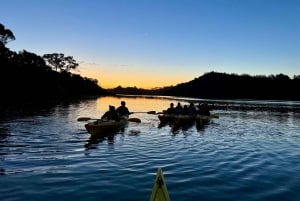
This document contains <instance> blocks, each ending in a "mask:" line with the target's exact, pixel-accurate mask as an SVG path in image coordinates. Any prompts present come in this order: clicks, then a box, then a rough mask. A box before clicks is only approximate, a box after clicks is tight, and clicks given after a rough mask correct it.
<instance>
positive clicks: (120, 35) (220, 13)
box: [0, 0, 300, 88]
mask: <svg viewBox="0 0 300 201" xmlns="http://www.w3.org/2000/svg"><path fill="white" fill-rule="evenodd" d="M0 23H1V24H3V25H4V26H5V27H6V28H7V29H10V30H11V31H12V32H13V33H14V35H15V37H16V40H15V41H12V42H10V43H8V44H7V47H9V48H10V49H11V50H13V51H21V50H24V49H25V50H27V51H30V52H33V53H36V54H38V55H41V56H42V55H43V54H48V53H64V54H65V55H66V56H73V57H74V59H75V60H76V61H77V62H78V63H79V64H80V65H79V68H78V73H80V74H81V75H82V76H86V77H90V78H94V79H97V80H98V81H99V84H100V86H102V87H104V88H113V87H116V86H118V85H121V86H123V87H128V86H136V87H139V88H153V87H163V86H169V85H176V84H178V83H182V82H187V81H190V80H193V79H194V78H196V77H199V76H201V75H202V74H203V73H205V72H210V71H215V72H226V73H236V74H249V75H270V74H279V73H283V74H286V75H289V76H290V77H291V78H292V77H293V75H300V1H299V0H9V1H3V2H1V12H0Z"/></svg>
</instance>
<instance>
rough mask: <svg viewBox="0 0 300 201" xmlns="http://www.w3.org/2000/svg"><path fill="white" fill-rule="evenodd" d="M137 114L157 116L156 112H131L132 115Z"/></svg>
mask: <svg viewBox="0 0 300 201" xmlns="http://www.w3.org/2000/svg"><path fill="white" fill-rule="evenodd" d="M135 113H146V114H156V112H155V111H149V112H131V114H135Z"/></svg>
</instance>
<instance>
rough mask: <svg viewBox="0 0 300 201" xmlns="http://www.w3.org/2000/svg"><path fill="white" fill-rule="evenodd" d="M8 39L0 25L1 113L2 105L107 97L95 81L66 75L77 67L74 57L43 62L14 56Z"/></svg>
mask: <svg viewBox="0 0 300 201" xmlns="http://www.w3.org/2000/svg"><path fill="white" fill-rule="evenodd" d="M9 39H14V35H13V33H12V32H11V31H10V30H8V29H5V28H4V26H3V25H2V24H0V40H1V42H0V72H1V73H0V92H1V99H0V111H1V105H3V104H4V105H6V104H19V103H22V102H32V101H34V102H36V101H37V100H41V99H42V100H53V99H54V100H57V99H62V98H63V99H65V98H75V97H84V96H91V95H104V94H106V91H105V90H104V89H102V88H101V87H100V86H98V84H97V82H98V81H97V80H94V79H90V78H86V77H81V76H80V75H77V74H72V73H71V72H69V71H70V70H72V69H75V68H77V67H78V64H77V63H76V61H75V59H73V57H71V56H67V57H65V56H64V55H63V54H57V53H54V54H49V55H48V56H46V58H47V60H46V59H44V58H43V57H41V56H39V55H37V54H35V53H32V52H28V51H26V50H23V51H20V52H14V51H11V50H10V49H9V48H7V47H6V46H5V44H6V43H7V42H8V40H9ZM46 61H47V62H49V63H50V62H52V63H51V64H52V65H49V64H47V62H46ZM52 68H56V69H55V70H53V69H52ZM41 102H43V101H41Z"/></svg>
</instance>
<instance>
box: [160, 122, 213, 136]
mask: <svg viewBox="0 0 300 201" xmlns="http://www.w3.org/2000/svg"><path fill="white" fill-rule="evenodd" d="M211 121H212V120H210V119H198V120H195V121H188V122H183V123H182V122H181V123H180V122H177V123H175V122H160V123H159V124H158V126H157V128H159V129H160V128H163V127H166V126H168V127H170V130H171V132H172V133H173V134H177V133H179V132H180V131H183V132H186V131H188V130H189V129H192V128H193V127H196V130H197V131H198V132H199V131H203V130H204V129H205V128H206V127H207V125H209V123H210V122H211Z"/></svg>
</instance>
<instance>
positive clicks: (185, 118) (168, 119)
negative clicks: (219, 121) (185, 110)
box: [158, 114, 218, 124]
mask: <svg viewBox="0 0 300 201" xmlns="http://www.w3.org/2000/svg"><path fill="white" fill-rule="evenodd" d="M211 118H218V116H217V115H208V116H207V115H182V114H179V115H177V114H163V115H158V119H159V120H160V122H161V123H177V124H184V123H191V122H193V121H208V120H210V119H211Z"/></svg>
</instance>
